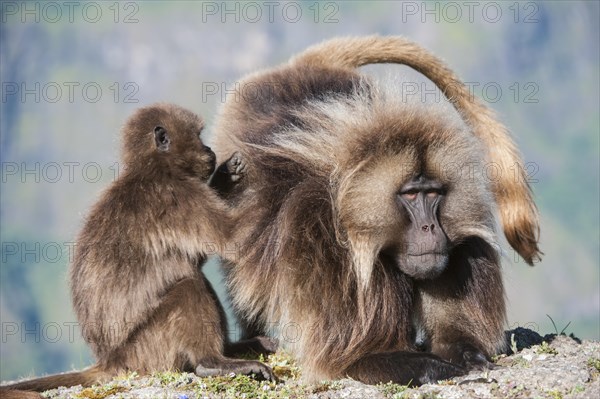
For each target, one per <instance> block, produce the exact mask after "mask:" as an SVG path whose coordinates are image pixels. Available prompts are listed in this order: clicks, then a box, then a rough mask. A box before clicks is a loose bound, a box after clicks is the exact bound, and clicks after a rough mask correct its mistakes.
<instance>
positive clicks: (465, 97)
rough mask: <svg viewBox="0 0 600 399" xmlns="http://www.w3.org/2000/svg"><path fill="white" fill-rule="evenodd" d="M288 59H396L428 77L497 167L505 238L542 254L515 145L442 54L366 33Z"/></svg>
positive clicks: (531, 255)
mask: <svg viewBox="0 0 600 399" xmlns="http://www.w3.org/2000/svg"><path fill="white" fill-rule="evenodd" d="M290 62H291V63H292V64H298V65H300V64H304V65H311V66H316V67H334V68H335V67H337V68H350V69H354V68H357V67H359V66H362V65H367V64H378V63H396V64H403V65H407V66H409V67H411V68H413V69H415V70H416V71H418V72H420V73H422V74H423V75H425V76H426V77H427V78H429V79H430V80H431V81H432V82H433V83H435V84H436V85H437V86H438V87H439V88H440V90H442V92H443V93H444V95H445V96H446V97H447V98H448V100H449V101H450V102H451V103H452V104H453V105H454V107H455V108H456V109H457V110H458V112H459V113H460V114H461V115H462V116H463V118H465V120H466V122H467V123H468V124H469V125H470V126H471V128H472V129H473V131H474V133H475V134H476V135H477V136H478V137H479V138H480V139H481V140H483V142H484V144H485V145H486V147H487V149H488V153H489V161H490V162H491V163H493V164H495V165H496V166H497V167H498V168H499V170H500V171H501V173H500V176H499V177H498V178H497V179H495V181H494V185H493V190H494V195H495V198H496V202H497V204H498V210H499V212H500V218H501V221H502V226H503V229H504V234H505V235H506V238H507V239H508V242H509V243H510V245H511V246H512V247H513V248H514V249H515V250H516V251H517V252H518V253H519V254H520V255H521V256H522V257H523V258H524V259H525V261H526V262H527V263H529V264H530V265H533V262H534V261H536V260H538V259H539V258H540V254H541V253H540V250H539V248H538V245H537V244H538V237H539V224H538V213H537V208H536V206H535V203H534V202H533V199H532V193H531V188H530V187H529V184H528V182H527V174H526V171H525V168H524V166H523V161H522V160H521V155H520V154H519V151H518V150H517V147H516V145H515V144H514V142H513V140H512V139H511V137H510V134H509V133H508V131H507V129H506V128H505V127H504V126H503V125H502V124H501V123H500V122H498V120H496V118H495V116H494V113H493V112H492V111H491V110H490V109H489V108H487V107H486V106H485V105H484V104H483V103H481V101H479V100H478V99H476V98H475V97H474V96H472V95H471V93H469V90H468V89H467V87H466V86H465V85H464V83H463V82H462V81H461V80H460V79H459V78H458V77H457V76H456V75H455V74H454V72H452V71H451V70H450V69H449V68H448V67H446V65H444V63H443V62H442V61H441V60H440V59H438V58H437V57H435V56H434V55H432V54H430V53H429V52H428V51H426V50H425V49H423V48H422V47H420V46H419V45H417V44H415V43H413V42H410V41H408V40H406V39H404V38H402V37H397V36H396V37H395V36H389V37H381V36H367V37H360V38H337V39H333V40H329V41H326V42H323V43H320V44H317V45H315V46H313V47H310V48H308V49H307V50H306V51H304V52H303V53H301V54H299V55H298V56H296V57H294V58H292V59H291V61H290Z"/></svg>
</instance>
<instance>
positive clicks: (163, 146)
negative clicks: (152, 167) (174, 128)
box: [154, 126, 171, 151]
mask: <svg viewBox="0 0 600 399" xmlns="http://www.w3.org/2000/svg"><path fill="white" fill-rule="evenodd" d="M154 141H155V142H156V148H158V150H159V151H168V150H169V144H170V143H171V139H170V138H169V135H168V133H167V129H165V128H164V127H162V126H156V127H155V128H154Z"/></svg>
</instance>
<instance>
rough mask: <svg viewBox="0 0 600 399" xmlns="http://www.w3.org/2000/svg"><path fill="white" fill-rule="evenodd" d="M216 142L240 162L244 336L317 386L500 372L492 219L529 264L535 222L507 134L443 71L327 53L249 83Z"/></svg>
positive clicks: (339, 46) (377, 40)
mask: <svg viewBox="0 0 600 399" xmlns="http://www.w3.org/2000/svg"><path fill="white" fill-rule="evenodd" d="M372 63H399V64H405V65H408V66H410V67H412V68H414V69H416V70H417V71H419V72H421V73H422V74H423V75H425V76H426V77H427V78H429V79H430V80H431V81H433V82H434V83H435V84H436V85H437V86H438V87H439V88H440V89H441V91H442V92H443V93H445V96H446V97H447V98H448V100H449V101H450V104H452V105H453V107H452V106H450V105H448V104H446V105H445V106H444V105H443V104H439V103H438V104H419V103H418V102H416V103H413V104H411V103H407V102H406V101H403V100H402V94H401V92H400V89H399V87H398V86H397V85H396V86H394V85H390V84H380V83H377V82H375V81H374V80H372V79H369V78H368V77H366V76H364V74H361V73H359V72H358V71H357V70H356V68H357V67H359V66H362V65H366V64H372ZM215 141H216V144H217V148H218V153H217V158H218V159H219V160H220V159H227V158H228V157H229V156H230V155H231V154H232V153H233V152H234V151H239V152H240V153H241V156H242V157H243V158H244V159H245V160H246V162H247V166H246V167H247V173H246V175H245V176H244V179H243V180H242V181H241V182H240V183H239V184H238V185H236V186H233V187H232V188H231V189H230V190H229V193H228V195H229V199H228V200H229V202H230V203H231V204H234V205H235V206H236V207H237V208H238V209H239V210H240V211H241V212H243V213H244V214H245V215H246V218H245V219H244V220H245V222H243V221H242V222H241V223H240V224H238V227H237V228H236V236H235V237H234V240H235V241H236V242H239V243H241V246H242V247H241V252H240V253H241V257H240V258H239V260H238V262H236V263H235V264H228V265H227V266H226V267H227V268H228V270H227V282H228V287H229V290H230V293H231V296H232V301H233V303H234V306H235V308H236V311H237V312H238V314H239V315H240V316H241V317H242V318H243V319H244V320H246V322H247V323H248V325H249V326H250V327H255V329H258V330H259V331H260V330H263V331H264V330H266V329H270V328H277V329H278V331H280V332H281V338H282V341H283V343H284V344H285V343H287V344H288V346H289V347H290V348H291V349H292V351H293V353H295V354H296V355H297V357H298V358H299V360H300V363H301V365H302V366H304V368H303V372H304V374H305V375H306V376H308V377H309V378H313V379H323V378H339V377H343V376H346V375H347V376H350V377H353V378H356V379H358V380H361V381H363V382H367V383H377V382H380V381H383V382H387V381H390V380H391V381H395V382H399V383H403V384H405V383H409V382H411V383H412V384H421V383H425V382H431V381H436V380H439V379H444V378H448V377H451V376H454V375H458V374H462V373H465V372H467V371H468V370H469V369H471V368H474V367H477V368H483V367H491V366H492V365H491V363H489V359H490V356H492V355H493V354H494V353H496V352H497V351H498V350H500V349H501V348H502V347H503V343H504V336H503V326H504V324H505V302H504V300H505V299H504V289H503V283H502V278H501V270H500V259H499V253H498V252H499V251H498V247H497V245H496V244H495V242H496V241H497V239H496V234H495V218H494V215H495V213H496V212H498V213H499V216H500V220H501V222H502V225H503V228H504V233H505V235H506V237H507V238H508V241H509V243H510V245H512V247H513V248H515V249H516V250H517V251H518V253H519V254H521V255H522V256H523V258H525V260H526V261H527V262H528V263H530V264H531V263H533V262H534V260H535V259H536V258H537V257H538V255H539V250H538V247H537V235H538V221H537V211H536V207H535V205H534V203H533V201H532V197H531V192H530V189H529V187H528V184H527V182H526V180H525V176H524V174H523V172H522V171H523V168H522V167H521V166H522V161H521V159H520V155H519V154H518V152H517V150H516V148H515V145H514V144H513V142H512V140H511V138H510V136H509V134H508V132H507V131H506V129H505V128H504V127H503V126H502V125H501V124H500V123H499V122H498V121H497V120H496V119H495V118H494V116H493V114H492V112H491V111H490V110H488V109H487V108H486V107H485V106H484V105H483V104H482V103H480V102H479V101H478V100H477V99H475V98H472V96H470V95H469V92H468V90H467V89H466V87H465V86H464V85H463V83H462V82H461V81H460V80H459V79H458V78H457V77H456V76H455V75H454V74H453V72H452V71H450V70H449V69H448V68H447V67H446V66H445V65H444V64H443V63H442V62H441V61H440V60H438V59H437V58H435V57H434V56H433V55H431V54H429V53H428V52H426V51H425V50H424V49H422V48H421V47H419V46H418V45H416V44H414V43H411V42H409V41H407V40H405V39H403V38H401V37H378V36H372V37H364V38H341V39H334V40H331V41H327V42H324V43H322V44H320V45H317V46H314V47H312V48H309V49H308V50H306V51H305V52H304V53H302V54H300V55H298V56H296V57H294V58H292V59H291V61H289V62H288V63H287V64H284V65H282V66H280V67H277V68H274V69H271V70H267V71H264V72H259V73H255V74H252V75H250V76H249V77H247V78H246V79H244V80H243V81H242V82H241V84H240V86H239V88H238V90H237V93H235V95H233V96H231V98H230V99H228V101H227V102H226V103H225V104H224V106H223V108H222V110H221V113H220V117H219V119H218V121H217V123H216V139H215ZM491 164H493V165H494V168H496V169H495V170H496V171H497V170H499V171H500V173H499V175H498V173H496V174H495V175H494V179H489V178H487V177H486V173H485V171H486V169H485V168H486V167H489V165H491ZM515 166H516V167H517V169H518V170H519V171H521V173H520V178H519V179H514V178H513V176H514V172H513V171H514V167H515ZM511 167H513V169H510V168H511ZM509 171H510V173H509ZM292 326H293V328H292ZM416 336H419V337H423V336H424V337H425V341H424V345H423V347H424V348H425V349H427V350H426V351H418V350H417V349H416V346H415V337H416ZM419 347H420V348H419V349H421V348H422V347H421V345H419Z"/></svg>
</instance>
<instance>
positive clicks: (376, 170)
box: [340, 131, 494, 279]
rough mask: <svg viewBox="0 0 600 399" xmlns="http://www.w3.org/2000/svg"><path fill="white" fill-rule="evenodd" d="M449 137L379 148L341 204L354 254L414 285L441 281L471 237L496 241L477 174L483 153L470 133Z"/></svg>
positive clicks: (488, 203)
mask: <svg viewBox="0 0 600 399" xmlns="http://www.w3.org/2000/svg"><path fill="white" fill-rule="evenodd" d="M442 133H443V134H442ZM442 133H436V132H433V134H431V136H432V137H435V136H436V134H437V135H438V136H440V137H439V139H437V138H436V139H431V137H429V138H427V137H425V135H424V134H423V133H420V136H418V137H423V138H424V139H423V140H421V141H419V140H412V139H409V140H402V141H398V142H397V146H396V148H394V143H393V142H388V143H384V144H381V145H379V144H375V145H373V146H372V147H371V149H373V154H372V156H371V157H370V159H369V160H368V161H367V162H365V163H364V166H363V167H361V168H360V170H358V171H357V172H355V173H353V174H352V176H351V177H350V183H349V185H348V187H349V188H348V190H347V191H346V192H344V193H343V198H342V201H341V202H340V217H341V220H342V222H343V227H344V228H345V229H346V231H347V234H348V238H349V240H350V241H351V242H352V244H353V250H354V251H357V248H358V251H368V252H369V253H370V254H372V255H371V256H376V257H378V258H379V259H380V260H381V261H382V263H383V264H387V265H393V266H394V267H397V268H398V269H400V270H401V271H402V272H404V273H406V274H407V275H409V276H411V277H413V278H415V279H432V278H435V277H437V276H439V275H440V274H441V273H442V272H443V271H444V270H445V268H446V266H447V265H448V260H449V256H450V251H451V250H452V248H453V247H454V246H455V245H458V244H460V243H461V242H463V240H465V239H467V238H468V237H469V236H482V237H483V238H484V239H488V238H489V237H490V236H491V235H492V234H493V223H494V222H493V213H492V210H491V208H492V207H493V205H492V199H491V194H490V193H489V189H487V186H486V185H485V182H483V181H482V178H481V175H480V174H478V173H477V170H478V169H481V166H482V162H483V161H482V152H481V151H478V150H477V149H478V147H477V145H476V144H477V143H476V142H473V141H472V140H470V138H471V137H470V135H469V134H468V133H465V132H461V131H458V132H455V133H451V134H447V132H442ZM380 142H381V141H380ZM469 167H470V168H471V169H472V170H469V169H468V168H469ZM357 243H358V244H357ZM356 257H357V256H356V254H355V258H356ZM361 257H362V258H364V256H360V255H359V256H358V258H361ZM363 267H364V266H363Z"/></svg>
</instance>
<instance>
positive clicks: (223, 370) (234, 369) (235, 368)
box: [195, 359, 277, 381]
mask: <svg viewBox="0 0 600 399" xmlns="http://www.w3.org/2000/svg"><path fill="white" fill-rule="evenodd" d="M195 372H196V375H197V376H198V377H214V376H218V375H229V374H231V373H233V374H244V375H251V376H253V377H254V378H256V379H257V380H267V381H276V380H277V379H276V378H275V374H273V370H271V368H270V367H269V366H267V365H266V364H264V363H261V362H259V361H256V360H231V359H227V360H224V361H221V362H218V363H213V362H210V363H209V364H208V365H203V364H199V365H198V366H197V367H196V371H195Z"/></svg>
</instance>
